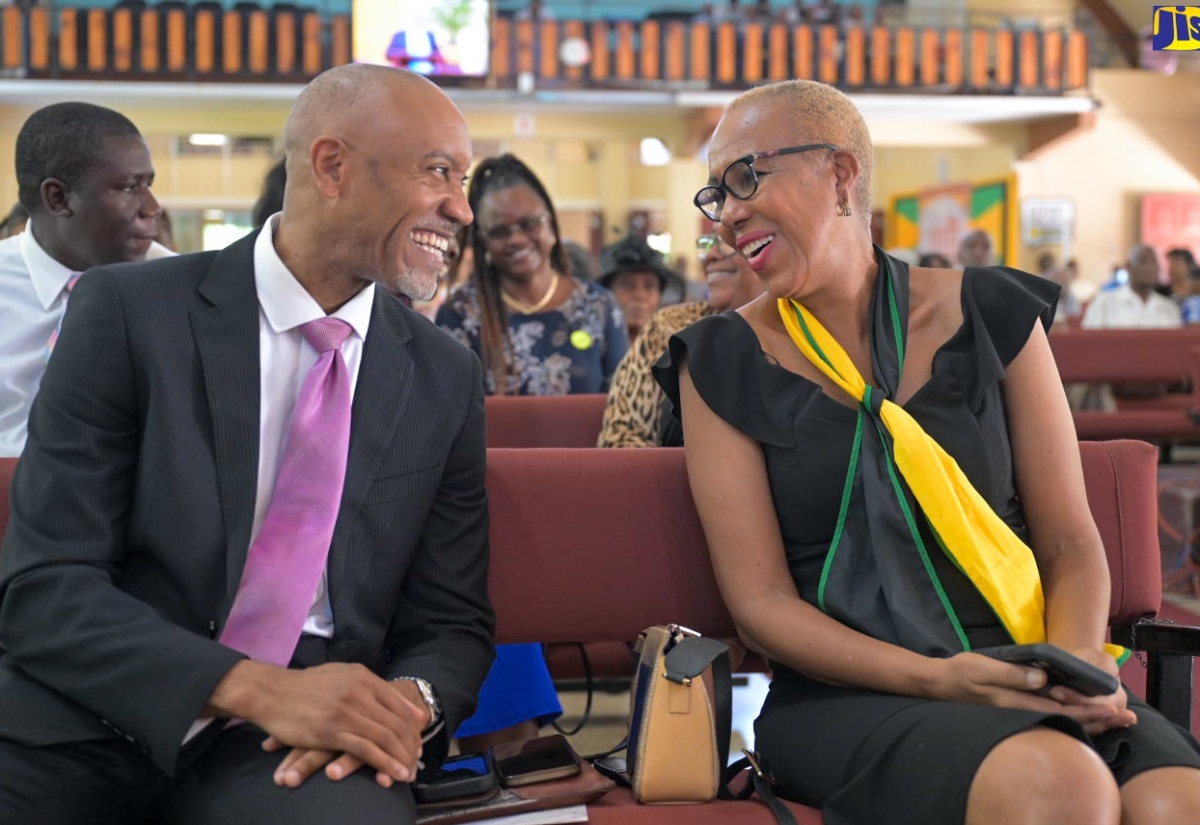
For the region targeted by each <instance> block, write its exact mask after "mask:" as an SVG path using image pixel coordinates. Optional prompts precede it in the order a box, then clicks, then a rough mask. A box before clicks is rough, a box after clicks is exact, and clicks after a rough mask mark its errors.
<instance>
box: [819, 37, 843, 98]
mask: <svg viewBox="0 0 1200 825" xmlns="http://www.w3.org/2000/svg"><path fill="white" fill-rule="evenodd" d="M817 38H818V42H819V43H820V44H821V45H820V50H819V52H818V54H819V55H820V57H819V58H818V62H817V80H819V81H821V82H822V83H829V84H830V85H832V84H835V83H837V81H838V59H837V47H838V30H837V26H821V28H820V30H819V31H818V32H817Z"/></svg>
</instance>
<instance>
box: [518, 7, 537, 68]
mask: <svg viewBox="0 0 1200 825" xmlns="http://www.w3.org/2000/svg"><path fill="white" fill-rule="evenodd" d="M533 34H534V32H533V21H532V20H518V21H517V74H518V75H522V74H533V69H534V66H533V54H534V42H533Z"/></svg>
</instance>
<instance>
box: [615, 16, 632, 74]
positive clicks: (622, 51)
mask: <svg viewBox="0 0 1200 825" xmlns="http://www.w3.org/2000/svg"><path fill="white" fill-rule="evenodd" d="M616 63H617V78H618V79H619V80H633V78H634V76H635V75H636V73H637V57H636V55H635V53H634V49H633V23H631V22H629V21H628V20H621V21H620V22H618V23H617V60H616Z"/></svg>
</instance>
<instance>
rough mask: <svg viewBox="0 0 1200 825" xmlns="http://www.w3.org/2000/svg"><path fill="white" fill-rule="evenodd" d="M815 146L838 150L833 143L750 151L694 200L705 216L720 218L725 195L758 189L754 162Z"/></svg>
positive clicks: (751, 194) (747, 194) (742, 194)
mask: <svg viewBox="0 0 1200 825" xmlns="http://www.w3.org/2000/svg"><path fill="white" fill-rule="evenodd" d="M813 149H831V150H833V151H834V152H836V151H838V147H836V146H834V145H833V144H832V143H806V144H805V145H803V146H788V147H787V148H785V149H771V150H770V151H766V152H751V153H750V154H748V155H746V156H745V157H741V158H738V159H737V160H735V161H734V162H733V163H731V164H729V165H728V166H726V167H725V173H724V174H722V175H721V182H720V183H719V184H716V185H713V184H709V185H708V186H705V187H704V188H703V189H701V190H700V191H699V192H697V193H696V197H695V198H694V199H693V200H692V203H694V204H696V208H697V209H699V210H700V211H701V212H702V213H703V214H704V217H706V218H708V219H709V220H710V221H719V220H721V210H722V209H723V208H724V207H725V195H726V194H729V195H733V196H734V197H735V198H737V199H738V200H740V201H744V200H749V199H750V198H752V197H754V193H755V192H757V191H758V174H757V173H755V171H754V162H755V161H756V160H763V159H764V158H773V157H778V156H779V155H795V154H799V153H800V152H811V151H812V150H813Z"/></svg>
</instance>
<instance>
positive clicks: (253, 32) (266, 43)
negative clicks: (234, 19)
mask: <svg viewBox="0 0 1200 825" xmlns="http://www.w3.org/2000/svg"><path fill="white" fill-rule="evenodd" d="M249 28H250V58H249V66H250V74H252V75H256V76H258V77H262V76H263V75H265V74H267V73H268V72H270V71H271V18H270V15H268V14H267V13H266V12H265V11H263V10H262V9H255V10H254V11H252V12H250V21H249Z"/></svg>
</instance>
